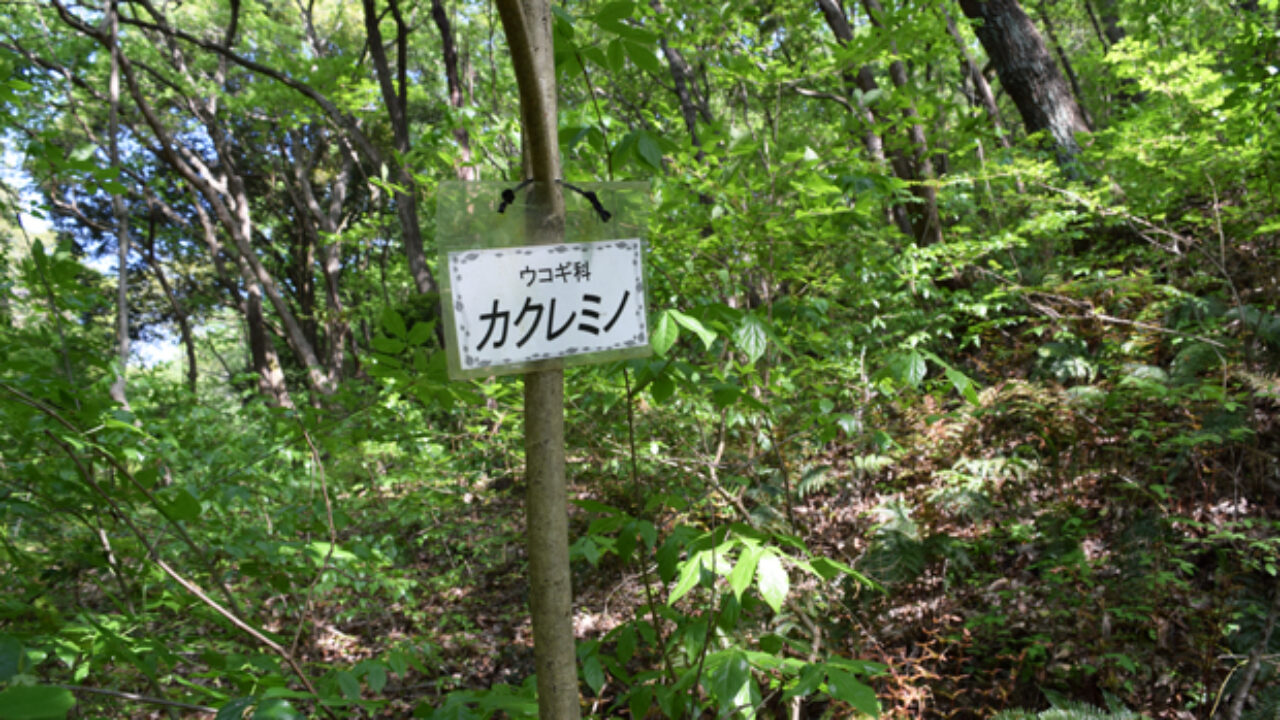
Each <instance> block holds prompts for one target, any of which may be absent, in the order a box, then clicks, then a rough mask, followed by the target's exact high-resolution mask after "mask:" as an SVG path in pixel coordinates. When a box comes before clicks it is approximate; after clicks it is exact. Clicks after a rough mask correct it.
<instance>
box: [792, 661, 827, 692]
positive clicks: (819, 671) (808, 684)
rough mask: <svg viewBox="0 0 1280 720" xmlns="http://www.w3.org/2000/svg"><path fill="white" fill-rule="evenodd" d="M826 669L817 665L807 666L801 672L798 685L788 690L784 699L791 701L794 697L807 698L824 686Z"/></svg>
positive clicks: (797, 681)
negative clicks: (823, 680)
mask: <svg viewBox="0 0 1280 720" xmlns="http://www.w3.org/2000/svg"><path fill="white" fill-rule="evenodd" d="M824 670H825V668H824V667H823V666H822V665H819V664H817V663H813V664H809V665H805V666H804V669H802V670H801V671H800V677H799V679H797V680H796V684H795V685H792V686H791V687H790V688H787V691H786V692H785V693H783V694H782V699H783V700H784V701H785V700H790V699H791V698H793V697H805V696H807V695H809V694H811V693H813V691H815V690H817V689H818V688H819V687H820V686H821V685H822V676H823V674H824Z"/></svg>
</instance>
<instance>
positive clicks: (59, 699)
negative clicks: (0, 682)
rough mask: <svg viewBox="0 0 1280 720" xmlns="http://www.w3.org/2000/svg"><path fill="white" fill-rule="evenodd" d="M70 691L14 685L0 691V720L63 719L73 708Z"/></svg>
mask: <svg viewBox="0 0 1280 720" xmlns="http://www.w3.org/2000/svg"><path fill="white" fill-rule="evenodd" d="M75 704H76V698H75V696H74V695H72V694H71V691H70V690H63V689H62V688H56V687H49V686H48V685H15V686H14V687H11V688H6V689H5V690H3V691H0V720H53V718H65V717H66V716H67V713H68V712H70V710H71V708H73V707H75Z"/></svg>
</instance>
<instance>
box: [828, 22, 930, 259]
mask: <svg viewBox="0 0 1280 720" xmlns="http://www.w3.org/2000/svg"><path fill="white" fill-rule="evenodd" d="M817 2H818V9H819V10H821V11H822V16H823V18H825V19H826V21H827V26H828V27H830V28H831V33H832V34H833V35H835V36H836V42H838V43H840V45H848V44H849V43H850V42H852V41H853V29H852V28H850V27H849V19H848V18H847V17H845V14H844V8H842V7H841V6H840V4H839V3H838V2H837V1H836V0H817ZM841 77H842V78H843V80H844V85H845V88H846V89H848V90H850V91H852V89H853V88H854V87H857V88H858V90H860V91H862V93H863V95H866V94H867V93H870V92H871V91H873V90H878V89H879V88H880V84H879V83H878V82H876V76H875V74H874V73H873V72H871V68H869V67H867V66H865V65H864V66H862V67H860V68H858V72H857V74H856V75H854V74H853V73H851V72H849V71H845V72H844V73H842V75H841ZM850 94H852V92H850ZM854 105H855V106H856V107H857V111H856V112H857V114H858V116H859V117H860V118H861V119H862V121H863V122H864V123H865V124H866V130H865V131H864V132H863V135H862V144H863V145H864V146H865V147H866V148H867V155H869V156H870V157H871V160H872V162H875V163H876V164H878V165H881V166H884V165H888V166H889V167H890V168H892V170H893V173H894V174H895V175H897V176H898V177H899V178H902V179H904V180H908V181H910V180H911V179H912V177H911V176H912V173H911V168H910V163H908V162H907V159H906V156H904V155H903V153H902V150H901V149H894V150H893V151H892V156H893V157H892V159H891V160H890V159H889V158H887V157H886V154H885V146H884V138H882V137H881V136H880V133H878V132H876V126H877V125H879V124H880V118H879V117H878V116H877V115H876V112H875V111H874V110H872V109H871V108H870V107H868V106H867V105H866V104H865V103H863V102H862V101H861V100H858V101H857V102H855V103H854ZM889 218H890V219H891V220H892V221H893V223H894V224H895V225H897V226H898V229H899V230H900V231H902V234H903V235H906V236H908V237H914V236H915V228H914V227H912V222H911V215H910V214H909V213H908V212H907V208H906V207H905V206H903V205H901V204H898V203H894V204H893V205H891V206H890V207H889Z"/></svg>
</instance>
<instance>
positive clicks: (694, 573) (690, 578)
mask: <svg viewBox="0 0 1280 720" xmlns="http://www.w3.org/2000/svg"><path fill="white" fill-rule="evenodd" d="M706 557H707V551H705V550H704V551H702V552H700V553H697V554H695V555H694V556H693V557H691V558H689V559H688V560H686V561H685V562H684V564H683V565H681V566H680V579H679V580H678V581H676V586H675V588H674V589H673V590H672V591H671V595H670V597H668V598H667V604H668V605H674V604H676V601H677V600H679V599H680V598H682V597H684V596H685V595H686V594H688V592H689V591H690V590H692V589H693V588H694V586H696V585H697V584H698V581H699V580H701V579H702V570H703V567H704V565H703V559H704V558H706Z"/></svg>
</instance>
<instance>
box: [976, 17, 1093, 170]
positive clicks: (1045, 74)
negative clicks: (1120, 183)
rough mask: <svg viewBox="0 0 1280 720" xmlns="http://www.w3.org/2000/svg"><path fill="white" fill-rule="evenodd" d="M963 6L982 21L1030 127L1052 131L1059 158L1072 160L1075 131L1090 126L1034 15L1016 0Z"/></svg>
mask: <svg viewBox="0 0 1280 720" xmlns="http://www.w3.org/2000/svg"><path fill="white" fill-rule="evenodd" d="M960 7H961V9H962V10H964V14H965V15H966V16H967V17H968V18H970V19H971V20H977V21H978V22H977V23H975V24H974V33H975V34H977V36H978V40H979V41H980V42H981V43H982V47H983V48H985V49H986V51H987V56H988V57H990V58H991V62H992V64H994V65H995V68H996V74H997V75H999V77H1000V84H1001V85H1002V86H1004V89H1005V92H1007V93H1009V97H1011V98H1012V99H1013V102H1014V104H1015V105H1017V106H1018V112H1019V113H1020V114H1021V115H1022V122H1023V124H1024V125H1025V126H1026V128H1027V132H1028V133H1036V132H1040V131H1042V130H1044V131H1047V132H1048V133H1049V136H1050V138H1052V140H1053V143H1054V145H1055V146H1056V148H1057V151H1058V160H1059V162H1060V163H1061V164H1064V165H1065V164H1067V163H1069V162H1070V161H1071V160H1072V159H1073V158H1074V157H1075V156H1076V155H1078V154H1079V153H1080V144H1079V142H1078V141H1077V140H1076V133H1087V132H1088V131H1089V126H1088V124H1087V123H1086V122H1085V119H1084V115H1083V114H1082V113H1081V112H1080V106H1079V105H1077V104H1076V101H1075V98H1074V97H1073V96H1072V94H1071V88H1070V87H1068V85H1067V82H1066V80H1064V79H1063V77H1062V73H1061V72H1059V71H1058V66H1057V65H1055V64H1054V62H1053V57H1052V56H1051V55H1050V54H1049V51H1048V49H1047V48H1046V47H1045V44H1044V38H1042V37H1041V36H1040V33H1039V32H1038V31H1037V30H1036V28H1035V25H1034V24H1033V23H1032V22H1031V18H1029V17H1027V14H1026V12H1024V11H1023V9H1022V6H1021V5H1019V4H1018V2H1017V0H960Z"/></svg>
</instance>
